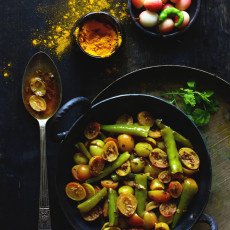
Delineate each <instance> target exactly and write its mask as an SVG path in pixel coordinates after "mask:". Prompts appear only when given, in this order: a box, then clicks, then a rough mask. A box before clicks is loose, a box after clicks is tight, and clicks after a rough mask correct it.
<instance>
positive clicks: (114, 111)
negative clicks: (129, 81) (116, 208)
mask: <svg viewBox="0 0 230 230" xmlns="http://www.w3.org/2000/svg"><path fill="white" fill-rule="evenodd" d="M75 106H80V107H81V110H82V111H84V112H83V113H82V115H81V116H80V117H79V118H78V119H77V120H76V122H75V123H74V125H73V126H72V127H71V129H70V130H69V131H67V132H63V133H60V134H56V135H55V137H56V139H57V140H59V141H60V142H61V145H60V151H59V155H58V165H57V172H56V189H57V194H58V198H59V202H60V205H61V207H62V210H63V212H64V214H65V215H66V217H67V219H68V220H69V222H70V223H71V224H72V226H73V228H74V229H83V230H96V229H101V223H100V222H99V221H96V222H86V221H84V220H83V219H82V218H81V216H80V213H79V212H78V210H77V208H76V206H77V204H76V202H73V201H72V200H70V199H69V198H68V197H67V196H66V194H65V186H66V184H67V183H69V182H71V181H73V180H74V179H73V177H72V175H71V168H72V166H73V165H74V162H73V154H74V153H75V148H74V145H75V144H76V142H77V141H78V140H79V139H80V138H81V136H82V135H83V130H84V129H85V127H86V125H87V124H88V123H89V122H91V121H98V122H101V123H113V122H114V121H115V120H116V118H117V117H118V116H119V115H121V114H124V113H129V114H132V115H134V114H137V112H139V111H143V110H148V111H150V112H151V113H152V114H154V116H155V117H156V118H161V119H163V122H164V123H165V124H167V125H169V126H171V127H172V128H173V129H174V130H177V131H178V132H180V133H181V134H182V135H184V136H186V137H187V138H189V139H190V140H191V142H192V143H193V145H194V149H195V151H196V152H197V153H198V155H199V157H200V162H201V164H200V170H199V172H198V173H197V175H196V178H195V179H196V181H197V183H198V186H199V191H198V193H197V194H196V195H195V197H194V198H193V201H192V202H191V204H190V206H189V207H188V210H187V212H186V213H185V214H184V216H183V217H182V219H181V220H180V221H179V223H178V225H177V226H176V228H175V230H181V229H183V230H187V229H191V228H192V226H194V225H195V223H197V222H206V223H208V224H209V225H210V226H211V229H212V230H217V225H216V223H215V221H214V219H213V218H212V217H210V216H208V215H206V214H203V211H204V208H205V206H206V204H207V202H208V199H209V195H210V190H211V178H212V168H211V160H210V155H209V153H208V151H207V149H206V146H205V143H204V141H203V139H202V136H201V134H200V132H199V130H198V129H197V127H196V126H195V125H194V123H193V122H192V121H191V120H190V119H189V118H188V117H187V116H186V115H185V114H184V113H183V112H182V111H181V110H179V109H178V108H176V107H175V106H173V105H171V104H169V103H167V102H166V101H164V100H162V99H160V98H157V97H154V96H149V95H145V94H125V95H119V96H115V97H111V98H108V99H106V100H103V101H101V102H99V103H97V104H94V105H91V104H90V102H89V101H88V100H87V99H86V98H83V97H78V98H74V99H72V100H71V101H69V102H68V103H66V104H65V105H64V106H63V107H62V108H61V109H60V110H59V111H58V112H57V114H56V115H55V117H54V120H53V122H54V123H53V125H54V124H55V126H56V127H58V124H59V122H60V119H62V118H63V116H65V114H66V113H68V112H69V110H71V108H73V107H75Z"/></svg>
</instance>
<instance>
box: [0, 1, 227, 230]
mask: <svg viewBox="0 0 230 230" xmlns="http://www.w3.org/2000/svg"><path fill="white" fill-rule="evenodd" d="M79 1H80V0H79ZM114 1H116V0H114ZM58 2H60V3H62V4H65V3H66V0H58ZM56 3H57V0H21V1H16V0H10V1H3V0H1V1H0V28H1V35H0V67H2V66H3V64H4V63H5V62H8V61H10V62H12V68H11V74H12V76H10V77H9V78H4V77H3V76H0V93H1V97H0V106H1V113H0V185H1V189H0V229H4V230H12V229H23V230H27V229H28V230H31V229H37V220H38V191H39V131H38V124H37V123H36V121H35V120H34V119H33V118H31V117H30V115H29V114H28V113H27V112H26V110H25V109H24V106H23V103H22V98H21V82H22V76H23V72H24V68H25V66H26V63H27V61H28V59H29V58H30V56H32V55H33V54H34V53H35V52H36V51H38V50H40V48H39V47H36V48H35V47H33V46H32V45H31V39H32V36H31V34H32V33H33V30H34V29H36V28H42V29H44V30H46V24H45V18H44V17H41V16H38V15H37V13H36V9H37V6H38V5H39V4H47V5H50V6H52V5H54V4H56ZM229 9H230V1H229V0H218V1H217V0H202V3H201V10H200V13H199V15H198V18H197V20H196V22H195V23H194V25H193V26H192V27H191V29H190V30H189V31H187V32H186V33H185V34H183V35H182V36H180V37H177V38H175V39H170V40H155V39H152V38H149V37H146V36H145V35H143V34H142V33H140V31H138V30H137V28H136V27H135V25H134V24H133V23H132V21H131V20H130V19H128V20H126V21H125V22H124V23H122V24H123V28H124V33H125V42H124V45H123V47H122V49H121V51H120V52H119V53H118V54H117V55H115V56H114V57H112V58H111V59H108V60H106V61H95V60H92V59H89V58H86V57H84V56H82V55H81V54H80V53H76V52H75V51H74V50H73V49H72V50H70V52H69V53H67V54H66V55H64V56H63V57H62V59H57V58H56V57H55V56H52V54H51V56H52V57H53V59H54V61H55V62H56V64H57V66H58V69H59V71H60V74H61V77H62V83H63V102H62V104H63V103H65V102H66V101H68V100H69V99H71V98H73V97H75V96H78V95H81V96H87V97H89V98H90V99H92V98H94V97H95V96H96V95H97V94H98V93H99V92H100V91H101V90H102V89H103V88H104V87H105V86H107V85H108V84H109V83H111V82H112V81H113V80H115V79H117V78H119V77H120V76H122V75H124V74H126V73H128V72H130V71H133V70H136V69H139V68H142V67H146V66H152V65H159V64H177V65H186V66H192V67H196V68H199V69H204V70H207V71H208V72H211V73H214V74H216V75H218V76H220V77H222V78H223V79H225V80H226V81H228V82H230V74H229V70H230V11H229ZM44 51H46V52H47V53H49V50H45V49H44ZM169 77H170V76H169ZM126 87H127V89H128V88H129V85H127V86H126ZM225 103H226V104H224V103H223V104H222V107H221V113H218V114H219V115H217V116H216V117H215V118H213V119H215V122H216V123H218V125H215V126H212V124H210V127H209V128H210V129H212V133H213V132H214V133H216V134H215V135H213V134H212V135H210V134H209V132H204V135H205V137H206V140H207V143H208V145H209V149H210V151H211V153H212V155H213V156H215V157H213V158H212V162H213V164H216V165H217V166H218V167H217V168H218V170H213V174H214V178H213V184H214V186H213V187H212V194H213V195H212V196H211V197H210V202H209V205H208V207H207V213H209V214H211V215H213V216H214V217H215V218H216V219H217V220H218V222H219V229H221V230H222V229H223V230H228V229H229V226H230V219H229V216H230V215H229V211H228V210H229V209H230V208H229V205H230V200H229V198H228V194H229V175H230V167H229V149H228V148H229V147H228V146H229V145H230V143H229V136H230V131H229V128H228V127H227V126H226V125H229V123H228V122H229V121H227V120H228V119H229V111H230V110H229V102H225ZM222 112H223V113H222ZM76 113H77V111H74V112H73V114H70V115H69V117H67V118H66V120H67V121H66V124H65V125H64V126H65V127H69V126H70V125H71V123H72V122H73V120H74V119H75V117H76ZM224 114H225V115H224ZM222 116H226V123H223V122H219V121H220V120H221V119H222ZM221 121H222V120H221ZM48 130H49V129H48ZM209 143H212V144H209ZM58 147H59V145H58V144H55V143H53V142H52V141H51V140H49V139H48V140H47V153H48V173H49V189H50V203H51V217H52V226H53V229H57V230H63V229H65V230H68V229H72V228H71V226H70V225H69V223H68V221H67V219H66V218H65V216H64V214H63V213H62V211H61V208H60V206H59V204H58V201H57V197H56V193H55V169H56V155H57V153H58ZM223 152H225V153H226V154H222V153H223ZM194 229H202V230H203V229H206V227H204V225H199V227H198V226H196V227H195V228H194ZM207 229H208V228H207Z"/></svg>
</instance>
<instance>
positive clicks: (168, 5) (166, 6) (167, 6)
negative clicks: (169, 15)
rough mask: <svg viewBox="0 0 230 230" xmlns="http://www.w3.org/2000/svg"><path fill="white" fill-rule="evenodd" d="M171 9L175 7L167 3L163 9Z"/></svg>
mask: <svg viewBox="0 0 230 230" xmlns="http://www.w3.org/2000/svg"><path fill="white" fill-rule="evenodd" d="M169 7H174V6H173V5H172V4H170V3H167V4H165V5H164V6H163V7H162V10H165V9H167V8H169Z"/></svg>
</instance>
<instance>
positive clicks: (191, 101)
mask: <svg viewBox="0 0 230 230" xmlns="http://www.w3.org/2000/svg"><path fill="white" fill-rule="evenodd" d="M184 91H185V94H184V95H183V100H184V103H185V104H187V105H191V106H193V107H194V106H195V105H196V99H195V96H194V92H193V91H192V90H189V89H185V90H184Z"/></svg>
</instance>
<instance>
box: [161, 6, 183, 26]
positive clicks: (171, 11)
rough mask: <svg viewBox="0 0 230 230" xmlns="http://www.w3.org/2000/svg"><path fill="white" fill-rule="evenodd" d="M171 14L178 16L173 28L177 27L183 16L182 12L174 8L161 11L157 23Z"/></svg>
mask: <svg viewBox="0 0 230 230" xmlns="http://www.w3.org/2000/svg"><path fill="white" fill-rule="evenodd" d="M172 14H173V15H176V16H178V21H177V22H176V23H175V27H179V26H180V25H181V24H182V23H183V21H184V15H183V13H182V11H180V10H178V9H176V8H175V7H169V8H166V9H164V10H162V11H161V13H160V16H159V22H163V21H164V20H165V19H167V18H168V16H170V15H172Z"/></svg>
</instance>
